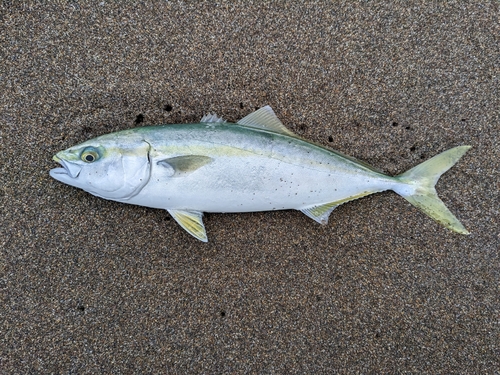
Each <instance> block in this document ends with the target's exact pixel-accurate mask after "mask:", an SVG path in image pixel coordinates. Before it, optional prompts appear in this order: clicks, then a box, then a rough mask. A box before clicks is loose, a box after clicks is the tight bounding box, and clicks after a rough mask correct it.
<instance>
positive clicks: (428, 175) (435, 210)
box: [394, 146, 471, 234]
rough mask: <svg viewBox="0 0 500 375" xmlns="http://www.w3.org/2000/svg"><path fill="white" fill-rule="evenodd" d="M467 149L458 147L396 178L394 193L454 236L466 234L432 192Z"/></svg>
mask: <svg viewBox="0 0 500 375" xmlns="http://www.w3.org/2000/svg"><path fill="white" fill-rule="evenodd" d="M470 148H471V146H458V147H455V148H452V149H450V150H447V151H444V152H442V153H441V154H439V155H436V156H434V157H433V158H432V159H429V160H427V161H424V162H423V163H421V164H419V165H417V166H416V167H414V168H412V169H410V170H409V171H407V172H405V173H403V174H400V175H398V176H396V177H395V178H396V179H397V180H399V181H400V182H402V184H401V185H399V186H397V187H396V188H394V191H395V192H396V193H398V194H399V195H401V196H402V197H403V198H405V199H406V200H407V201H408V202H410V203H411V204H412V205H414V206H415V207H417V208H418V209H420V210H421V211H423V212H424V213H426V214H427V215H429V216H430V217H431V218H432V219H434V220H436V221H437V222H438V223H440V224H441V225H443V226H445V227H446V228H448V229H451V230H452V231H454V232H458V233H461V234H469V231H467V229H465V227H464V226H463V225H462V223H460V221H459V220H458V219H457V218H456V217H455V215H453V214H452V213H451V212H450V210H448V208H447V207H446V206H445V204H444V203H443V202H442V201H441V199H439V197H438V195H437V192H436V189H435V188H434V187H435V185H436V183H437V181H438V180H439V178H440V177H441V175H442V174H443V173H445V172H446V171H447V170H448V169H450V168H451V167H452V166H453V165H454V164H455V163H456V162H458V160H460V158H461V157H462V156H463V155H464V154H465V153H466V152H467V150H469V149H470Z"/></svg>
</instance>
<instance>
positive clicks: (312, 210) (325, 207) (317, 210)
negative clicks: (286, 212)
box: [300, 191, 376, 225]
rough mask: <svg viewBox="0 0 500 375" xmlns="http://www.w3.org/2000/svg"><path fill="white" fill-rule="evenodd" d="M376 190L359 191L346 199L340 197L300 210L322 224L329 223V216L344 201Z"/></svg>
mask: <svg viewBox="0 0 500 375" xmlns="http://www.w3.org/2000/svg"><path fill="white" fill-rule="evenodd" d="M375 192H376V191H365V192H363V193H359V194H356V195H351V196H349V197H346V198H344V199H340V200H338V201H335V202H330V203H324V204H318V205H315V206H311V207H307V208H303V209H301V210H300V211H301V212H302V213H304V214H305V215H307V216H309V217H310V218H311V219H313V220H315V221H317V222H318V223H320V224H323V225H325V224H327V223H328V216H330V214H331V213H332V211H333V210H334V209H335V208H336V207H338V206H340V205H341V204H342V203H345V202H349V201H352V200H355V199H358V198H362V197H365V196H367V195H370V194H373V193H375Z"/></svg>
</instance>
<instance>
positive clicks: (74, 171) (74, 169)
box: [50, 155, 82, 178]
mask: <svg viewBox="0 0 500 375" xmlns="http://www.w3.org/2000/svg"><path fill="white" fill-rule="evenodd" d="M53 159H54V161H56V162H58V163H59V164H61V166H62V168H54V169H51V170H50V174H51V175H58V174H66V175H68V176H69V177H71V178H77V177H78V176H79V175H80V172H81V170H82V167H80V166H79V165H77V164H74V163H70V162H68V161H66V160H64V159H61V158H59V157H57V155H56V156H54V157H53Z"/></svg>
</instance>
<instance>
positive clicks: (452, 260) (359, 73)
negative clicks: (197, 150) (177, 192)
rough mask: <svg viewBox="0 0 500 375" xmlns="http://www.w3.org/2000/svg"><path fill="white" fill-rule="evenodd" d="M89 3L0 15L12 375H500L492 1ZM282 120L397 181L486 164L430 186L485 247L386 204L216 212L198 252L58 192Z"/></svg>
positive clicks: (0, 184)
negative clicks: (325, 219)
mask: <svg viewBox="0 0 500 375" xmlns="http://www.w3.org/2000/svg"><path fill="white" fill-rule="evenodd" d="M9 3H10V5H9ZM85 3H86V2H85V1H70V2H68V3H67V4H66V5H63V6H47V5H44V6H29V5H16V4H17V2H4V5H1V6H0V19H1V23H2V25H3V26H2V29H3V30H2V31H1V32H0V47H1V48H0V49H1V52H0V53H1V63H0V88H1V90H0V149H1V151H2V156H3V158H2V160H1V162H0V170H1V173H0V218H1V220H0V248H1V252H0V254H1V259H0V296H1V300H0V332H1V335H0V368H1V370H0V372H2V373H6V374H7V373H45V374H47V373H61V374H73V373H74V374H82V373H170V374H186V373H206V374H222V373H278V374H291V373H300V374H304V373H309V374H313V373H315V374H333V373H405V372H406V373H442V374H450V373H461V374H478V373H481V374H493V373H498V369H499V368H500V360H499V358H500V326H499V324H498V323H499V321H498V317H499V312H500V301H499V296H500V290H499V285H500V275H499V272H500V271H499V270H500V260H499V257H498V251H499V247H500V246H499V244H500V234H499V232H500V231H499V216H500V215H499V202H500V196H499V191H500V173H499V171H500V162H499V160H500V147H499V146H498V145H499V141H500V139H499V133H500V130H499V128H500V125H499V124H500V121H499V120H500V119H499V117H500V116H499V108H500V100H499V97H500V93H499V82H498V77H499V56H500V54H499V52H500V48H499V38H498V35H500V28H499V24H498V14H499V9H498V3H497V2H495V1H493V2H482V4H479V3H477V4H474V3H470V4H469V3H462V2H459V3H453V2H447V3H446V5H427V4H424V3H420V2H410V3H404V4H403V5H395V4H379V3H369V4H362V5H355V4H352V3H351V2H344V3H338V4H336V5H331V4H330V5H326V2H319V3H318V2H306V3H305V4H300V5H298V4H295V3H294V2H286V1H279V2H275V3H274V4H273V5H260V2H254V3H253V5H252V4H250V3H249V2H240V3H238V4H234V5H233V4H232V3H231V4H230V3H217V4H215V3H203V4H188V3H187V2H181V1H179V2H177V1H169V2H165V1H163V2H160V1H158V2H149V1H148V2H144V4H143V5H135V6H130V5H123V4H119V3H118V2H117V3H116V4H115V2H101V3H100V5H98V6H97V7H89V6H87V5H85ZM267 104H268V105H271V106H272V107H273V108H274V110H275V112H276V114H277V115H278V117H279V118H280V119H281V120H282V122H283V123H284V124H285V125H286V126H287V127H288V128H289V129H291V130H292V131H294V132H296V133H297V134H299V135H300V136H302V137H304V138H306V139H308V140H312V141H315V142H317V143H320V144H322V145H324V146H327V147H332V148H334V149H337V150H339V151H342V152H344V153H347V154H349V155H352V156H354V157H357V158H359V159H362V160H365V161H366V162H368V163H370V164H371V165H373V166H375V167H378V168H380V169H382V170H383V171H384V172H386V173H388V174H398V173H402V172H404V171H406V170H407V169H409V168H411V167H413V166H415V165H417V164H418V163H420V162H422V161H423V160H425V159H427V158H430V157H432V156H434V155H436V154H438V153H439V152H442V151H444V150H446V149H449V148H451V147H454V146H457V145H466V144H468V145H472V146H473V148H472V149H471V150H470V151H469V152H468V153H467V154H466V155H465V156H464V157H463V159H462V160H461V161H460V162H459V163H458V164H457V165H456V166H455V167H453V168H452V169H451V170H450V171H449V172H448V173H446V174H445V175H444V176H443V177H442V178H441V180H440V181H439V183H438V185H437V190H438V192H439V195H440V197H441V198H442V199H443V201H444V202H445V203H446V205H447V206H448V207H449V208H450V210H451V211H452V212H454V213H455V214H456V216H457V217H458V218H459V219H460V220H461V222H462V223H463V224H464V225H465V227H466V228H467V229H468V230H469V231H470V232H471V235H469V236H462V235H458V234H455V233H452V232H450V231H448V230H446V229H445V228H443V227H441V226H439V225H438V224H436V223H435V222H433V221H432V220H431V219H429V218H428V217H426V216H425V215H424V214H422V213H420V212H419V211H418V210H416V209H415V208H414V207H412V206H411V205H410V204H409V203H408V202H406V201H405V200H404V199H402V198H401V197H399V196H397V195H396V194H394V193H390V192H387V193H381V194H375V195H372V196H369V197H366V198H363V199H359V200H357V201H354V202H349V203H346V204H344V205H342V206H340V207H339V208H337V209H336V210H335V211H334V212H333V213H332V215H331V216H330V222H329V224H328V225H327V226H325V227H323V226H320V225H318V224H317V223H316V222H314V221H313V220H311V219H309V218H308V217H306V216H305V215H303V214H301V213H300V212H295V211H281V212H262V213H245V214H207V215H206V217H205V225H206V228H207V233H208V236H209V242H208V243H207V244H204V243H202V242H199V241H197V240H195V239H194V238H192V237H191V236H190V235H189V234H187V233H186V232H185V231H184V230H182V229H181V228H180V227H179V226H178V225H177V224H176V223H175V221H174V220H173V219H171V218H170V217H169V215H168V213H166V212H164V211H161V210H154V209H148V208H144V207H137V206H129V205H125V204H119V203H115V202H111V201H105V200H103V199H99V198H96V197H94V196H91V195H90V194H88V193H85V192H83V191H80V190H78V189H76V188H72V187H70V186H65V185H63V184H61V183H59V182H57V181H55V180H53V179H51V178H50V177H49V175H48V171H49V170H50V169H51V168H54V167H55V166H56V164H55V163H54V162H53V161H52V160H51V158H52V156H53V155H54V154H55V153H56V152H57V151H59V150H61V149H65V148H67V147H69V146H72V145H74V144H77V143H79V142H82V141H84V140H87V139H89V138H93V137H95V136H98V135H101V134H105V133H109V132H112V131H117V130H122V129H128V128H132V127H135V126H142V125H155V124H162V123H188V122H196V121H198V120H199V119H200V118H201V117H202V116H203V115H204V114H206V113H209V112H215V113H217V114H218V115H221V116H223V117H224V118H225V119H227V120H229V121H236V120H238V119H240V118H242V117H244V116H245V115H247V114H248V113H250V112H252V111H253V110H255V109H256V108H259V107H261V106H264V105H267Z"/></svg>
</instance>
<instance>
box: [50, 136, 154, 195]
mask: <svg viewBox="0 0 500 375" xmlns="http://www.w3.org/2000/svg"><path fill="white" fill-rule="evenodd" d="M123 133H124V134H120V133H114V134H108V135H105V136H101V137H98V138H94V139H92V140H89V141H86V142H84V143H81V144H79V145H76V146H73V147H70V148H68V149H66V150H64V151H60V152H58V153H57V154H56V155H55V156H54V157H53V160H55V161H56V162H58V163H59V164H61V167H60V168H54V169H52V170H51V171H50V176H51V177H53V178H55V179H56V180H58V181H60V182H63V183H65V184H68V185H71V186H75V187H77V188H80V189H83V190H85V191H87V192H89V193H91V194H93V195H96V196H98V197H101V198H105V199H112V200H127V199H129V198H131V197H133V196H135V195H136V194H137V193H139V192H140V190H141V189H142V188H143V187H144V186H145V185H146V184H147V182H148V180H149V177H150V174H151V165H150V164H151V163H150V157H149V152H150V148H151V146H150V145H149V143H147V142H146V141H145V140H143V139H141V138H140V137H136V136H134V135H133V134H127V133H126V132H123Z"/></svg>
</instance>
